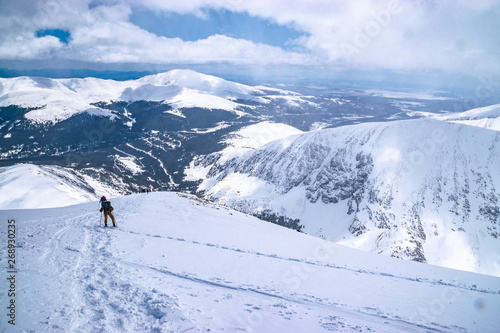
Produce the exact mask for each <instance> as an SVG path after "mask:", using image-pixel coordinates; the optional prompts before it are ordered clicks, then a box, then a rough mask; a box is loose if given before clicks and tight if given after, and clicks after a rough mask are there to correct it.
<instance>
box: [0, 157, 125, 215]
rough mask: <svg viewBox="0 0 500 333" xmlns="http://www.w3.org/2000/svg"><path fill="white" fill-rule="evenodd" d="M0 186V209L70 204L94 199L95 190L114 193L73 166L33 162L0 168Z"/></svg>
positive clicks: (95, 196) (50, 206)
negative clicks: (35, 163) (62, 166)
mask: <svg viewBox="0 0 500 333" xmlns="http://www.w3.org/2000/svg"><path fill="white" fill-rule="evenodd" d="M0 188H1V191H0V209H32V208H52V207H63V206H70V205H74V204H77V203H83V202H89V201H93V200H96V198H97V197H98V196H99V193H96V190H97V191H99V192H100V193H107V194H109V193H111V194H114V195H117V194H118V193H116V192H115V191H113V190H111V189H109V188H107V187H106V186H105V185H102V184H99V183H98V182H96V181H93V180H92V179H90V178H88V177H85V176H82V175H81V174H79V173H77V172H75V171H74V170H71V169H67V168H60V167H56V166H37V165H33V164H17V165H13V166H10V167H3V168H0Z"/></svg>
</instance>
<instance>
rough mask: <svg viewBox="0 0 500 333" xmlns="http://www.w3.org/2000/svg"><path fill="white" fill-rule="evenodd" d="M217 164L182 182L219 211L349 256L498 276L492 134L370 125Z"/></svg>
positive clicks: (425, 123) (498, 137)
mask: <svg viewBox="0 0 500 333" xmlns="http://www.w3.org/2000/svg"><path fill="white" fill-rule="evenodd" d="M217 158H218V156H217V155H215V156H214V155H209V156H207V157H206V158H205V159H199V160H198V161H197V163H194V165H192V168H191V170H190V172H191V174H196V170H197V169H198V170H203V172H204V173H203V174H204V175H205V177H206V178H204V180H203V182H202V183H201V185H200V186H199V189H200V190H201V191H203V192H204V193H205V194H206V195H207V196H208V197H209V198H211V199H213V200H216V201H217V202H219V203H223V204H226V205H228V206H230V207H233V208H236V209H238V210H240V211H243V212H247V213H251V214H259V215H261V216H265V217H273V216H274V217H275V218H276V216H284V217H287V218H288V219H292V220H295V219H300V222H299V223H300V224H301V225H303V226H304V227H305V228H304V232H306V233H308V234H311V235H315V236H319V237H322V238H326V239H329V240H332V241H334V242H338V243H340V244H345V245H348V246H351V247H354V248H358V249H363V250H367V251H372V252H375V253H383V254H386V255H388V256H395V257H399V258H406V259H411V260H416V261H421V262H427V263H431V264H436V265H441V266H445V267H452V268H456V269H463V270H469V271H475V272H482V273H486V274H492V275H496V276H500V254H499V252H498V250H497V249H498V248H499V245H500V238H499V236H500V234H499V232H500V230H499V226H498V225H499V222H500V205H499V202H500V192H499V190H500V174H499V173H498V170H499V166H500V134H499V133H498V132H495V131H489V130H485V129H482V128H477V127H471V126H465V125H458V124H450V123H447V122H442V121H437V120H430V119H427V120H425V119H424V120H410V121H397V122H389V123H370V124H360V125H355V126H345V127H340V128H335V129H329V130H322V131H316V132H311V133H306V134H302V135H295V136H291V137H287V138H284V139H281V140H277V141H274V142H271V143H269V144H267V145H265V146H263V147H261V148H259V149H256V150H253V151H247V152H245V153H242V154H241V155H240V156H239V157H235V158H233V159H230V160H227V161H221V162H219V160H218V159H217ZM200 174H201V172H200ZM202 179H203V178H202ZM292 222H293V221H292ZM292 225H295V224H292Z"/></svg>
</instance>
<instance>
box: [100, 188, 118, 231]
mask: <svg viewBox="0 0 500 333" xmlns="http://www.w3.org/2000/svg"><path fill="white" fill-rule="evenodd" d="M99 211H100V212H103V211H104V226H105V227H107V226H108V215H109V217H111V221H113V227H116V223H115V217H114V216H113V213H112V211H113V207H111V202H109V201H108V200H106V197H105V196H102V198H101V209H100V210H99Z"/></svg>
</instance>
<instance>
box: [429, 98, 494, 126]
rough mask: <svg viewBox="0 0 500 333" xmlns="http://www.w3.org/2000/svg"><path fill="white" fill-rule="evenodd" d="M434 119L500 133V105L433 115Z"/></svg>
mask: <svg viewBox="0 0 500 333" xmlns="http://www.w3.org/2000/svg"><path fill="white" fill-rule="evenodd" d="M433 117H434V118H436V119H440V120H445V121H450V122H454V123H459V124H466V125H470V126H477V127H483V128H488V129H491V130H494V131H500V104H495V105H491V106H486V107H482V108H477V109H472V110H468V111H465V112H455V113H449V114H444V115H439V116H436V115H433Z"/></svg>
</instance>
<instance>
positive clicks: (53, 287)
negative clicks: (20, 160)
mask: <svg viewBox="0 0 500 333" xmlns="http://www.w3.org/2000/svg"><path fill="white" fill-rule="evenodd" d="M112 203H113V206H114V207H115V211H114V213H115V217H116V219H117V223H118V228H103V227H102V222H100V220H99V218H100V215H99V212H98V203H97V202H90V203H85V204H78V205H74V206H69V207H62V208H51V209H39V210H3V211H2V212H1V215H2V217H3V220H4V221H3V225H4V229H5V230H7V228H6V223H7V219H15V225H16V243H17V247H16V269H17V275H16V305H17V308H16V311H17V313H16V314H17V315H16V326H15V327H13V326H12V325H10V324H8V323H7V321H6V320H5V313H4V314H2V316H3V319H2V320H1V321H0V331H1V332H207V331H212V332H222V331H224V332H328V331H340V332H342V331H343V332H353V331H356V332H431V331H432V332H495V331H496V330H497V329H498V327H499V324H500V321H499V317H498V309H499V308H500V278H496V277H492V276H486V275H480V274H474V273H468V272H462V271H456V270H452V269H446V268H441V267H436V266H432V265H425V264H420V263H415V262H408V261H403V260H399V259H394V258H388V257H385V256H379V255H376V254H372V253H366V252H361V251H358V250H354V249H350V248H347V247H343V246H339V245H336V244H333V243H330V242H328V241H325V240H321V239H318V238H314V237H311V236H308V235H305V234H302V233H298V232H296V231H293V230H290V229H286V228H283V227H279V226H277V225H274V224H271V223H265V222H262V221H260V220H257V219H256V218H253V217H249V216H246V215H244V214H241V213H238V212H235V211H232V210H229V209H227V208H224V207H221V206H217V205H214V204H211V203H209V202H208V201H206V200H204V199H199V198H197V197H194V196H189V195H182V194H176V193H149V194H136V195H129V196H124V197H120V198H115V199H113V200H112ZM6 257H7V247H6V242H5V241H4V242H3V243H2V244H1V246H0V258H2V259H1V260H2V269H3V277H2V278H1V279H0V281H1V283H0V288H1V290H2V293H1V294H0V295H1V296H0V297H1V298H0V304H1V308H2V309H4V312H6V310H5V309H6V307H7V302H8V301H9V298H8V297H7V294H6V293H5V292H4V291H5V290H7V282H8V281H7V279H6V278H5V277H6V275H7V273H6Z"/></svg>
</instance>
